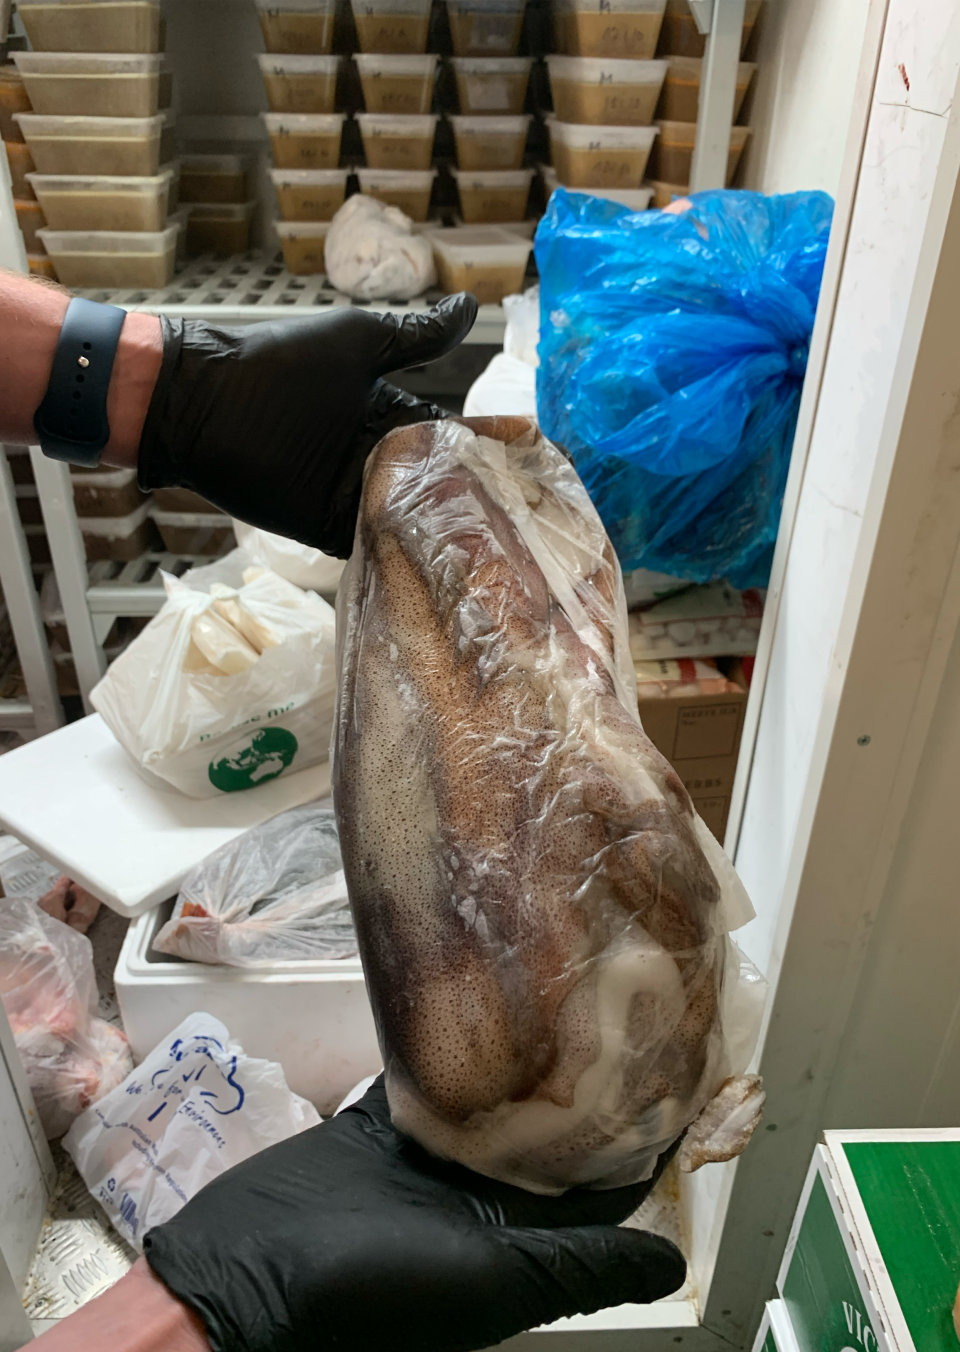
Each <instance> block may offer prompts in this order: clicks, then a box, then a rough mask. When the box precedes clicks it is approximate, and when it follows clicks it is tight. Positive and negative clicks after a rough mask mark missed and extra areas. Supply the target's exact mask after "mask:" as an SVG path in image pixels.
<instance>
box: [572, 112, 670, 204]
mask: <svg viewBox="0 0 960 1352" xmlns="http://www.w3.org/2000/svg"><path fill="white" fill-rule="evenodd" d="M547 125H548V127H549V128H550V150H551V154H552V156H553V164H554V168H555V169H556V171H557V177H558V178H559V180H560V182H561V183H562V184H564V186H565V187H568V188H639V187H640V184H641V183H642V182H643V175H644V171H645V169H646V167H647V160H648V159H649V158H650V150H651V148H652V146H653V143H654V140H655V139H656V136H657V128H656V127H594V126H584V125H582V124H580V123H575V122H560V121H558V120H557V119H556V118H551V119H550V121H549V122H548V124H547Z"/></svg>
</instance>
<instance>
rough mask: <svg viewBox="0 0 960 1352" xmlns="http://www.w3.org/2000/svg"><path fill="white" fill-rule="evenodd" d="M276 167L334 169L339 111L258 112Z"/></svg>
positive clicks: (340, 129) (339, 133)
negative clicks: (264, 126) (264, 125)
mask: <svg viewBox="0 0 960 1352" xmlns="http://www.w3.org/2000/svg"><path fill="white" fill-rule="evenodd" d="M261 116H262V117H263V120H264V122H265V124H266V128H267V135H268V136H269V137H270V145H271V147H272V149H273V162H274V164H275V165H276V166H277V168H278V169H336V167H337V165H338V164H339V163H340V141H341V139H342V137H343V121H344V114H343V113H262V114H261Z"/></svg>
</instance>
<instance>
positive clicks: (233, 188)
mask: <svg viewBox="0 0 960 1352" xmlns="http://www.w3.org/2000/svg"><path fill="white" fill-rule="evenodd" d="M179 166H180V169H179V178H178V184H179V187H178V194H177V200H178V201H179V202H245V201H246V200H247V196H248V194H247V178H248V175H249V173H250V166H251V160H250V156H249V155H183V156H182V157H181V159H180V161H179Z"/></svg>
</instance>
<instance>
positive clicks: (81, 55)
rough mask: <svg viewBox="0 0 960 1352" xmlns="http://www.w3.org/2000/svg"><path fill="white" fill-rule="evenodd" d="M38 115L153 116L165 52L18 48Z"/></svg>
mask: <svg viewBox="0 0 960 1352" xmlns="http://www.w3.org/2000/svg"><path fill="white" fill-rule="evenodd" d="M13 59H14V61H15V62H16V63H17V70H19V72H20V74H21V75H22V76H23V83H24V86H25V87H26V91H27V93H28V94H29V96H30V103H31V105H32V107H33V111H34V112H35V113H68V114H75V115H76V114H82V115H87V116H92V117H152V116H153V115H154V113H156V111H157V105H158V100H159V85H160V62H161V61H162V60H163V58H162V57H161V56H158V55H157V56H154V55H147V56H129V55H128V56H120V55H117V54H115V53H112V52H108V53H102V52H92V53H91V52H14V53H13Z"/></svg>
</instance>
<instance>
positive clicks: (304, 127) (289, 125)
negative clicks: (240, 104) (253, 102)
mask: <svg viewBox="0 0 960 1352" xmlns="http://www.w3.org/2000/svg"><path fill="white" fill-rule="evenodd" d="M260 116H261V117H262V118H263V120H264V122H265V123H266V126H267V131H268V132H269V133H270V135H271V136H283V135H284V134H287V135H289V134H294V135H297V136H304V135H309V134H310V132H313V134H314V135H315V136H333V135H334V134H335V133H337V132H339V131H340V129H341V128H342V127H343V120H344V118H345V117H346V113H261V114H260Z"/></svg>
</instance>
